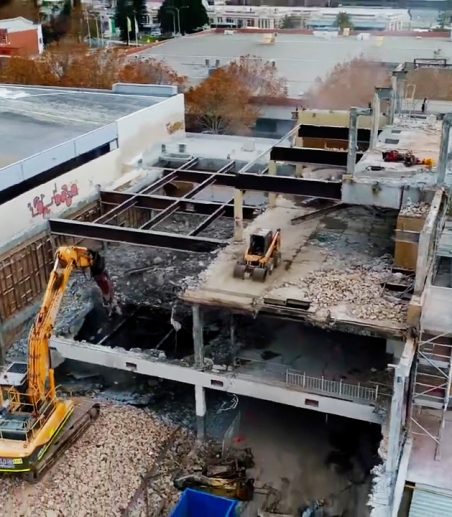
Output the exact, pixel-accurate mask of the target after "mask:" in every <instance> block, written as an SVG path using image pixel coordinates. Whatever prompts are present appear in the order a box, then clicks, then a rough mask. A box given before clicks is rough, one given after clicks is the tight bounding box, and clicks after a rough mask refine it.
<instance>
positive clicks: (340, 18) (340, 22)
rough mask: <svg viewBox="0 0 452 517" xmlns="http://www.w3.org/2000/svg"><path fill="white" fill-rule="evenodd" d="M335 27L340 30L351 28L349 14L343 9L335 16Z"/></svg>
mask: <svg viewBox="0 0 452 517" xmlns="http://www.w3.org/2000/svg"><path fill="white" fill-rule="evenodd" d="M336 27H339V29H340V30H341V32H342V31H343V30H344V29H353V23H352V22H351V20H350V16H349V15H348V13H346V12H345V11H341V12H339V13H338V14H337V16H336Z"/></svg>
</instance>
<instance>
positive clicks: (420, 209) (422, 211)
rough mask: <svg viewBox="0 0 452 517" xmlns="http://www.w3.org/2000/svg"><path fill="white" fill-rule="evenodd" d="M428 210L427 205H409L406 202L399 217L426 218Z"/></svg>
mask: <svg viewBox="0 0 452 517" xmlns="http://www.w3.org/2000/svg"><path fill="white" fill-rule="evenodd" d="M429 210H430V204H429V203H410V202H408V203H407V204H406V205H405V206H404V207H402V209H401V210H400V215H403V216H405V217H419V218H421V217H426V216H427V214H428V212H429Z"/></svg>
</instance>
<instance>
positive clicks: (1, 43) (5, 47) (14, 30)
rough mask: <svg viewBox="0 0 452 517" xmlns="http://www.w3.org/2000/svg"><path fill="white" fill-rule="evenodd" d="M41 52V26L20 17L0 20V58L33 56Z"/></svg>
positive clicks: (42, 45)
mask: <svg viewBox="0 0 452 517" xmlns="http://www.w3.org/2000/svg"><path fill="white" fill-rule="evenodd" d="M43 50H44V43H43V40H42V28H41V24H39V23H38V24H35V23H33V22H32V21H30V20H27V19H25V18H23V17H22V16H19V17H18V18H10V19H8V20H0V56H33V55H37V54H41V52H43Z"/></svg>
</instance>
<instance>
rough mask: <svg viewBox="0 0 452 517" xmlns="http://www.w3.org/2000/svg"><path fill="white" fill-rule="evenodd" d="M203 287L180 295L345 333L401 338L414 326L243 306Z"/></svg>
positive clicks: (186, 299) (196, 302)
mask: <svg viewBox="0 0 452 517" xmlns="http://www.w3.org/2000/svg"><path fill="white" fill-rule="evenodd" d="M202 292H203V291H202V290H199V291H192V290H187V291H185V292H183V293H181V294H180V295H179V299H180V301H182V302H184V303H187V304H189V305H198V306H200V307H203V308H205V309H216V310H229V311H230V312H231V313H232V314H242V315H244V316H249V317H252V318H256V317H257V316H259V315H263V316H274V317H277V318H278V317H279V318H283V319H288V320H291V321H297V322H300V323H304V324H308V325H312V326H315V327H319V328H322V329H327V330H332V329H334V330H337V331H341V332H350V333H352V334H357V335H365V336H374V337H382V338H391V337H401V338H405V337H406V335H407V332H408V329H409V328H410V327H411V325H409V324H408V323H407V324H405V325H403V324H397V323H394V325H393V326H391V327H389V326H385V325H384V324H378V323H376V322H375V323H373V324H371V323H369V322H365V321H358V320H346V319H341V320H339V319H334V318H330V319H328V320H327V319H321V318H319V317H318V316H317V314H316V313H312V312H309V311H303V310H300V309H294V308H291V307H290V308H289V307H285V306H284V305H281V306H278V307H274V306H271V305H267V304H265V303H255V301H254V300H253V301H251V302H250V303H249V304H248V305H247V306H245V305H240V304H238V303H234V302H232V301H231V302H228V301H225V300H218V299H215V298H214V297H212V294H211V293H208V294H207V296H211V297H210V298H208V299H207V298H206V297H203V296H202Z"/></svg>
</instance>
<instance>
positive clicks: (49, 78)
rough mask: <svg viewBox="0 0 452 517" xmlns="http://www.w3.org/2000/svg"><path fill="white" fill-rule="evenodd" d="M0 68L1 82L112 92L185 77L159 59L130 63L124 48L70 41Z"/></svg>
mask: <svg viewBox="0 0 452 517" xmlns="http://www.w3.org/2000/svg"><path fill="white" fill-rule="evenodd" d="M5 61H6V62H5V64H4V66H2V67H1V68H0V82H4V83H12V84H36V85H42V86H67V87H78V88H105V89H110V88H111V87H112V85H113V84H114V83H116V82H118V81H124V82H138V83H157V84H175V85H177V86H179V87H181V88H182V87H183V86H184V84H185V78H184V77H181V76H179V75H177V74H176V72H174V71H173V70H172V68H170V67H169V66H168V65H166V64H165V63H163V62H160V61H157V60H154V59H152V60H149V62H145V63H142V62H130V61H128V57H127V54H126V52H125V51H124V50H121V49H119V50H118V49H116V50H115V49H95V50H93V49H90V48H88V47H87V46H86V45H84V44H80V43H75V42H73V41H71V40H70V39H67V38H65V39H63V40H61V41H60V42H56V43H53V44H51V45H49V47H48V49H46V51H45V52H44V53H43V54H42V55H41V56H39V58H22V57H12V58H10V59H8V60H5Z"/></svg>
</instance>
